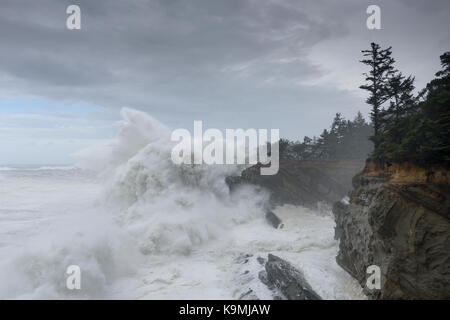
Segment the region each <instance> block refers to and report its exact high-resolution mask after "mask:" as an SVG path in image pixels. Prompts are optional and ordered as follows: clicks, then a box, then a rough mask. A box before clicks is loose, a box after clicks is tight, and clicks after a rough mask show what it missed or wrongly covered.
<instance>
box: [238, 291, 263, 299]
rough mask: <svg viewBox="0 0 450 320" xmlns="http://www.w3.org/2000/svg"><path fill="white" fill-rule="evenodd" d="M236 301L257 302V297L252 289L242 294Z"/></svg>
mask: <svg viewBox="0 0 450 320" xmlns="http://www.w3.org/2000/svg"><path fill="white" fill-rule="evenodd" d="M238 299H239V300H259V298H258V296H257V295H256V294H255V293H254V292H253V290H252V289H249V290H248V291H247V292H245V293H243V294H242V295H241V296H240V297H239V298H238Z"/></svg>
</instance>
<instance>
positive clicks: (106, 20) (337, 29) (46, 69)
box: [0, 0, 450, 137]
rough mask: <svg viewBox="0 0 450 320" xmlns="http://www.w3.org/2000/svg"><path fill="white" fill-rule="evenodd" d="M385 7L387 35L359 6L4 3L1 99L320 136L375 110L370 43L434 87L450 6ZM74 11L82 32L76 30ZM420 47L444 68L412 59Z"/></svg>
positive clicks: (246, 0)
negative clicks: (366, 80) (363, 86)
mask: <svg viewBox="0 0 450 320" xmlns="http://www.w3.org/2000/svg"><path fill="white" fill-rule="evenodd" d="M378 2H379V3H380V5H381V7H382V17H383V19H384V20H383V26H384V30H381V31H368V30H367V29H366V28H365V19H366V14H365V8H366V7H367V5H368V4H369V1H359V0H350V1H325V0H319V1H313V0H307V1H294V0H277V1H271V0H259V1H256V0H226V1H225V0H223V1H214V0H188V1H186V0H184V1H182V0H155V1H144V0H143V1H138V0H131V1H130V0H127V1H125V0H118V1H92V0H84V1H60V0H58V1H56V0H53V1H51V0H40V1H31V0H29V1H24V0H3V1H2V2H1V4H0V8H1V9H0V41H1V46H2V50H0V94H1V95H3V96H8V95H36V96H41V97H44V98H47V99H54V100H64V101H73V102H83V103H89V104H94V105H98V106H103V107H106V108H109V109H117V108H119V107H122V106H130V107H134V108H139V109H142V110H146V111H148V112H150V113H151V114H152V115H154V116H155V117H156V118H159V119H162V120H163V121H164V122H166V123H168V124H169V125H171V126H174V127H177V126H184V127H186V126H191V125H192V122H191V121H192V120H194V119H201V120H204V121H205V122H206V125H207V126H212V127H219V128H220V127H237V126H241V127H272V128H273V127H278V128H280V129H281V134H282V135H285V136H290V137H300V136H301V135H304V134H318V133H319V132H320V131H321V129H322V128H323V127H325V126H327V125H328V122H329V121H330V119H331V118H332V117H333V114H334V112H337V111H342V112H344V114H346V115H349V116H350V115H353V114H354V113H355V112H356V111H357V110H359V109H362V110H364V109H366V108H367V107H366V106H364V103H363V100H362V99H361V97H359V96H358V95H357V94H354V92H353V91H357V90H356V87H357V84H358V82H359V81H361V76H360V73H361V67H360V66H359V65H358V62H357V60H358V58H359V54H360V50H361V49H363V48H365V47H366V46H367V45H368V43H369V42H370V41H372V40H377V41H378V40H379V41H380V42H382V43H383V44H386V45H387V44H392V45H393V46H394V50H395V49H396V47H398V49H399V55H398V60H399V61H401V60H402V59H403V61H404V63H403V66H405V67H407V68H408V67H411V68H410V69H411V70H407V71H406V73H409V72H410V73H416V72H417V73H418V74H417V76H418V78H420V79H421V80H423V81H422V83H425V82H426V81H427V80H429V79H426V80H424V79H425V78H427V77H430V76H431V75H432V74H433V73H434V72H435V70H434V69H435V68H436V67H437V66H438V56H439V54H440V53H441V50H442V49H445V48H444V47H445V46H446V45H448V42H447V43H446V42H445V41H444V40H445V39H447V40H448V39H449V31H448V30H449V29H450V28H448V26H449V25H448V19H447V17H448V15H449V13H450V12H449V5H448V1H433V2H432V4H430V1H405V0H400V1H397V2H395V3H394V1H378ZM74 3H76V4H78V5H80V7H81V11H82V29H81V30H75V31H70V30H67V29H66V27H65V20H66V17H67V15H66V13H65V9H66V7H67V6H68V5H69V4H74ZM411 23H414V24H416V25H417V24H418V25H421V26H422V27H421V29H420V28H417V30H416V29H414V32H412V33H411V32H408V29H407V28H405V27H402V26H405V24H406V26H408V25H409V24H411ZM446 27H447V28H446ZM376 32H378V33H376ZM422 43H424V44H425V45H424V46H423V47H422V46H421V44H422ZM413 45H414V48H415V50H417V51H416V52H414V54H413V56H414V59H419V58H420V59H424V58H425V57H428V59H429V60H430V61H433V62H429V61H425V60H424V61H420V62H419V63H418V62H417V61H415V60H414V59H412V58H411V57H410V55H411V47H412V46H413ZM446 49H447V50H448V49H449V48H446ZM394 53H396V52H395V51H394ZM433 59H434V60H433ZM418 64H420V67H417V65H418ZM414 66H416V67H417V69H416V70H414V68H413V67H414ZM353 88H354V89H355V90H352V89H353Z"/></svg>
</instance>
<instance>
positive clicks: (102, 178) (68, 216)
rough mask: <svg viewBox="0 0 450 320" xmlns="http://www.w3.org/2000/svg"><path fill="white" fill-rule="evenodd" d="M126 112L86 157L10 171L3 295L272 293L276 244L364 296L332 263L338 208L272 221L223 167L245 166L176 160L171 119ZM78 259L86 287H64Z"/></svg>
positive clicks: (1, 191) (330, 285)
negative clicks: (264, 274)
mask: <svg viewBox="0 0 450 320" xmlns="http://www.w3.org/2000/svg"><path fill="white" fill-rule="evenodd" d="M122 116H123V120H122V122H121V123H120V131H119V134H118V136H117V138H116V139H115V140H114V141H113V142H111V143H110V144H109V145H102V146H96V147H93V148H89V149H87V150H84V151H82V152H80V153H79V154H78V155H77V156H78V159H79V161H78V164H77V167H64V168H58V167H40V168H33V170H31V169H30V168H28V169H27V168H20V169H18V168H14V167H8V168H5V167H4V168H3V169H2V170H1V172H0V198H1V201H0V219H1V224H0V255H1V257H2V259H1V261H0V298H30V299H31V298H44V299H59V298H80V299H84V298H156V299H162V298H179V299H196V298H203V299H214V298H216V299H219V298H222V299H227V298H230V299H237V298H239V297H240V296H241V295H242V294H243V293H245V291H248V288H252V290H253V291H254V292H256V294H257V295H258V297H260V298H269V299H270V298H272V297H271V295H270V292H269V290H268V289H267V288H266V287H265V286H264V285H263V284H262V283H260V282H259V280H258V279H257V273H258V272H259V271H260V270H262V268H263V267H262V266H261V265H259V264H258V263H257V262H256V258H257V257H258V256H262V257H266V256H267V253H269V252H271V253H275V254H277V255H280V256H281V257H286V258H287V259H290V261H292V262H293V263H295V264H296V265H298V266H301V267H302V269H303V270H304V271H305V275H306V276H307V278H308V280H309V281H310V282H311V284H312V285H313V287H314V288H317V291H318V292H319V293H320V294H321V295H322V296H323V297H324V298H328V299H333V298H362V297H363V296H362V294H361V292H360V288H359V285H358V284H357V283H356V281H354V280H352V279H351V278H350V276H349V275H347V274H346V273H345V272H344V271H343V270H341V269H340V268H339V267H338V266H337V265H336V263H335V261H334V257H335V255H336V251H337V242H336V241H335V240H334V239H333V232H334V230H333V227H334V222H333V219H332V218H331V217H329V216H326V217H323V216H320V215H318V214H315V213H314V212H313V211H310V210H307V209H305V208H300V207H282V208H278V209H277V213H278V214H279V215H280V216H281V217H282V218H283V220H284V222H285V228H284V229H281V230H276V229H273V228H272V227H270V226H269V225H268V224H267V223H266V221H265V220H264V210H263V207H264V205H265V204H266V201H267V199H268V197H267V195H266V194H265V193H263V192H260V191H259V192H258V191H257V190H255V189H253V188H252V187H245V188H242V189H241V190H239V191H238V192H236V193H233V194H232V195H231V194H230V193H229V191H228V187H227V185H226V184H225V177H226V176H228V175H232V174H239V173H240V171H241V170H242V167H238V166H231V165H226V166H219V165H218V166H208V165H195V166H190V165H175V164H173V162H172V161H171V157H170V156H171V148H172V146H173V144H172V142H171V141H170V130H169V129H168V128H166V127H165V126H164V125H163V124H161V123H159V122H158V121H157V120H155V119H153V118H151V117H150V116H149V115H147V114H145V113H142V112H139V111H135V110H131V109H123V110H122ZM242 256H247V257H248V258H247V260H248V261H247V262H246V263H242V259H241V258H242ZM72 264H75V265H79V266H80V268H81V270H82V289H81V290H68V289H67V288H66V274H65V271H66V268H67V267H68V266H69V265H72ZM244 275H245V276H244Z"/></svg>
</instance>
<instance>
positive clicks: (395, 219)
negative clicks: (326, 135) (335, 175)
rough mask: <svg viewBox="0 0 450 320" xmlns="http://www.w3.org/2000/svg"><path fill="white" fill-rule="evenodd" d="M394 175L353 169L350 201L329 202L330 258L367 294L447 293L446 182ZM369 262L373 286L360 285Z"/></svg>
mask: <svg viewBox="0 0 450 320" xmlns="http://www.w3.org/2000/svg"><path fill="white" fill-rule="evenodd" d="M414 174H416V175H417V177H419V178H420V175H419V173H417V172H416V173H414V171H408V174H407V175H405V178H404V179H405V180H406V179H409V180H411V176H412V175H414ZM398 177H400V176H399V175H397V178H396V179H392V178H390V177H389V175H386V174H377V175H375V176H374V175H372V176H371V175H370V173H369V174H368V173H367V172H366V173H365V174H362V175H358V176H356V177H355V179H354V191H353V192H352V194H351V197H350V199H351V200H350V203H349V204H344V203H342V202H337V203H335V205H334V207H333V213H334V216H335V220H336V229H335V237H336V238H337V239H339V240H340V244H339V253H338V256H337V258H336V260H337V262H338V264H339V265H340V266H342V267H343V268H344V269H345V270H346V271H347V272H349V273H350V274H351V275H352V276H353V277H354V278H356V279H357V280H358V281H359V282H360V284H361V286H362V287H364V288H365V292H366V294H367V295H368V296H369V297H370V298H372V299H450V210H449V208H450V206H449V204H450V199H449V195H450V188H449V185H448V184H446V183H441V182H440V183H438V184H437V183H436V184H434V183H412V182H410V181H406V182H405V181H401V180H400V181H399V179H400V178H398ZM370 265H376V266H379V267H380V270H381V288H380V289H379V290H377V289H371V290H370V289H368V288H367V287H366V281H367V277H368V274H367V273H366V271H367V268H368V267H369V266H370Z"/></svg>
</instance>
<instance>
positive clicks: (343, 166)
mask: <svg viewBox="0 0 450 320" xmlns="http://www.w3.org/2000/svg"><path fill="white" fill-rule="evenodd" d="M363 166H364V163H361V162H350V161H348V162H337V161H335V162H333V161H330V162H325V161H321V162H319V161H315V162H314V161H310V162H307V161H297V162H292V161H291V162H287V161H282V162H281V163H280V170H279V171H278V173H277V174H276V175H273V176H262V175H260V166H259V165H255V166H252V167H250V168H247V169H246V170H244V171H243V172H242V174H241V176H235V177H227V179H226V183H227V184H228V186H229V188H230V190H231V191H233V190H234V189H236V188H238V187H239V186H241V185H242V184H253V185H257V186H259V187H261V188H264V189H265V190H268V191H269V192H270V197H271V198H270V200H271V203H272V205H283V204H292V205H303V206H306V207H314V208H315V207H316V206H317V203H318V202H326V203H329V204H332V203H334V202H335V201H338V200H340V199H342V197H344V196H345V195H346V194H347V193H348V192H349V191H350V189H351V179H352V177H353V176H354V175H355V174H356V173H358V172H359V171H361V170H362V168H363Z"/></svg>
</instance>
